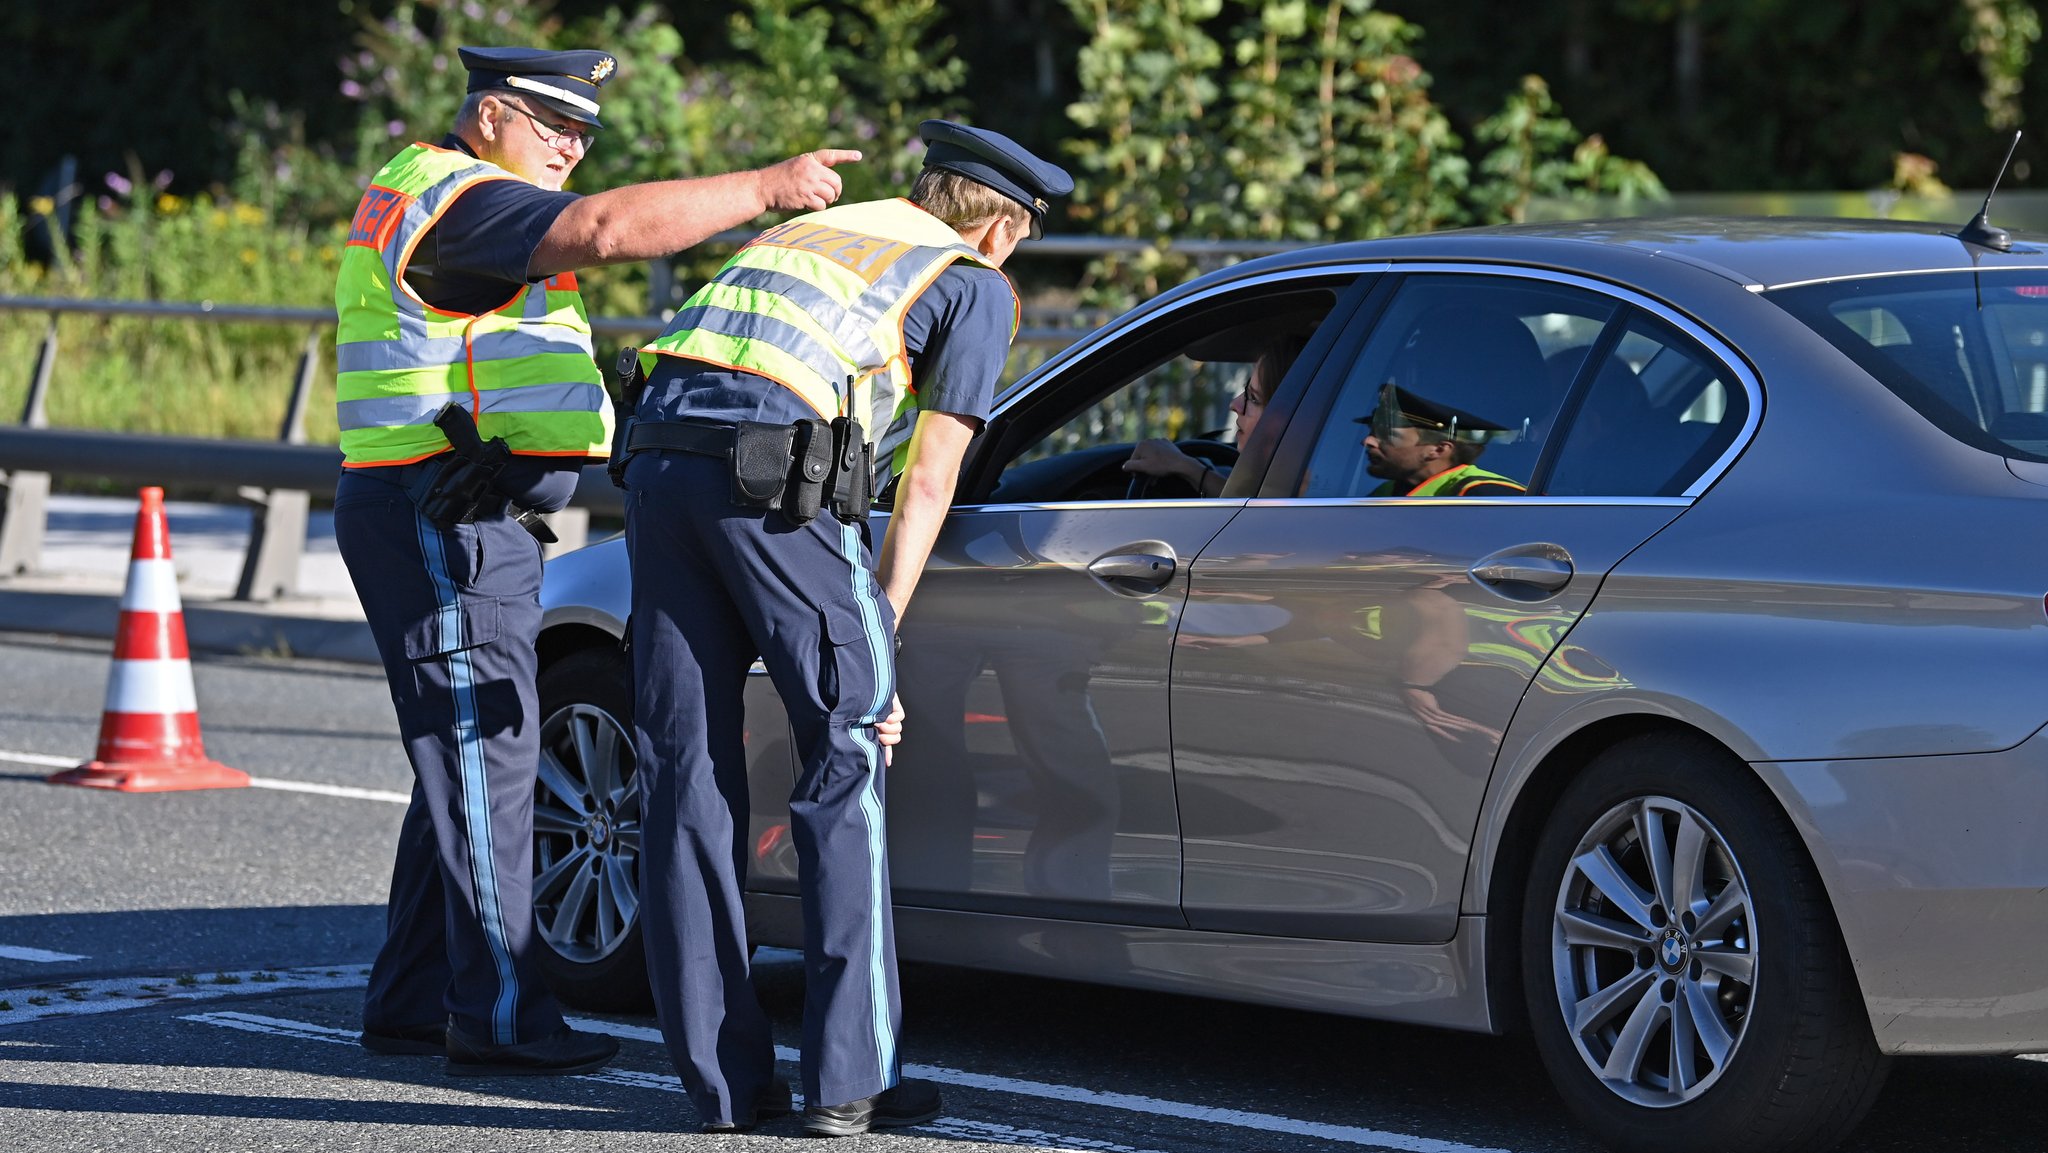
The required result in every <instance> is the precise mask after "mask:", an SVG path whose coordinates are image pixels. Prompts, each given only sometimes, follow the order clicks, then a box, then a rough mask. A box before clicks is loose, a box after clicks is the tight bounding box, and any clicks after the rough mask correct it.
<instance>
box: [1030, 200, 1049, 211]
mask: <svg viewBox="0 0 2048 1153" xmlns="http://www.w3.org/2000/svg"><path fill="white" fill-rule="evenodd" d="M1050 207H1052V206H1051V205H1049V204H1047V203H1046V202H1045V201H1043V200H1040V199H1039V198H1038V197H1036V196H1034V197H1032V198H1031V208H1032V210H1033V211H1035V212H1044V211H1045V210H1046V209H1048V208H1050Z"/></svg>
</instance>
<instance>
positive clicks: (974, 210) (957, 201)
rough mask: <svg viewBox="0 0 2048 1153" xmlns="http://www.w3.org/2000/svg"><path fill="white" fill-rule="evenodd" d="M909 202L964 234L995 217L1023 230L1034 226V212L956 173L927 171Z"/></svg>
mask: <svg viewBox="0 0 2048 1153" xmlns="http://www.w3.org/2000/svg"><path fill="white" fill-rule="evenodd" d="M910 202H911V203H912V204H915V205H917V206H918V207H919V208H922V209H924V210H925V211H926V212H929V213H931V214H932V215H933V216H936V217H938V218H939V219H940V220H943V221H945V222H946V224H947V225H948V226H950V227H952V228H953V229H955V230H956V231H965V230H966V229H969V228H973V227H975V226H977V225H979V224H980V223H981V222H982V221H984V220H987V219H989V218H990V217H995V216H1007V217H1009V218H1010V222H1011V223H1013V224H1016V225H1017V226H1019V227H1020V228H1021V227H1028V226H1029V225H1030V224H1031V210H1030V209H1028V208H1026V207H1024V206H1023V205H1022V204H1019V203H1017V202H1016V201H1014V200H1012V199H1010V198H1009V197H1007V196H1004V195H1003V194H1002V193H1000V192H997V191H996V190H995V189H993V188H990V187H989V186H988V185H986V184H983V183H981V182H980V181H978V180H969V179H968V178H967V177H965V176H962V175H960V174H959V173H957V172H946V171H943V170H941V169H937V168H927V169H925V170H924V171H923V172H921V173H919V174H918V177H917V183H915V184H913V185H911V186H910Z"/></svg>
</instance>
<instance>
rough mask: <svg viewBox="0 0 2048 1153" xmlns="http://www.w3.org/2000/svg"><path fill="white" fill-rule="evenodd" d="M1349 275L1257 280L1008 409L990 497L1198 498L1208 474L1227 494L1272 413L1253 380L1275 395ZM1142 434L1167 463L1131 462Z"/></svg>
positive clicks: (1131, 339)
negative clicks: (1250, 441) (1252, 393)
mask: <svg viewBox="0 0 2048 1153" xmlns="http://www.w3.org/2000/svg"><path fill="white" fill-rule="evenodd" d="M1348 284H1349V278H1348V277H1346V278H1344V279H1343V280H1341V281H1333V282H1332V283H1329V284H1309V285H1303V284H1302V283H1300V282H1287V283H1285V284H1281V285H1262V286H1256V287H1253V288H1250V289H1247V290H1246V291H1244V292H1242V293H1233V294H1231V295H1229V296H1225V297H1221V298H1219V299H1217V300H1213V301H1205V302H1203V303H1201V304H1199V305H1190V306H1188V307H1186V308H1183V309H1180V310H1178V311H1176V312H1173V313H1171V314H1168V315H1165V316H1160V317H1156V318H1153V319H1151V320H1149V321H1146V322H1144V323H1142V324H1140V325H1139V326H1137V327H1136V328H1134V329H1133V330H1131V331H1130V332H1128V333H1126V334H1122V335H1121V336H1120V337H1119V338H1117V339H1115V340H1113V341H1112V342H1111V343H1109V344H1107V345H1105V346H1104V347H1103V348H1102V349H1101V350H1100V351H1099V352H1097V353H1095V354H1094V355H1092V356H1091V357H1090V358H1089V359H1088V360H1087V361H1086V362H1084V363H1079V364H1076V365H1074V366H1072V367H1071V368H1069V369H1067V370H1065V371H1063V372H1061V373H1060V375H1059V376H1058V377H1056V378H1053V379H1049V380H1046V381H1044V382H1042V383H1041V384H1040V385H1039V386H1037V387H1036V388H1035V389H1034V390H1033V392H1032V393H1031V395H1030V396H1028V397H1027V398H1025V399H1024V400H1023V401H1022V402H1020V403H1019V405H1018V406H1017V408H1016V409H1015V411H1014V412H1013V413H1009V414H1006V415H1005V417H1004V418H1003V419H1002V424H1003V428H1002V430H1001V433H1000V443H999V444H998V445H997V446H996V448H995V450H994V451H995V453H996V456H995V457H994V458H992V459H993V460H999V461H1000V464H999V466H997V467H996V468H995V469H994V471H993V477H994V483H993V485H992V486H991V487H989V489H988V490H987V493H986V496H985V497H982V498H980V499H981V500H985V501H986V502H988V503H994V504H1042V503H1051V502H1069V501H1102V500H1122V499H1125V498H1127V497H1133V496H1147V497H1156V498H1191V497H1194V496H1196V495H1198V494H1197V492H1196V489H1195V485H1197V484H1201V483H1203V482H1204V481H1206V487H1205V488H1204V489H1203V491H1202V492H1201V493H1200V494H1199V495H1203V496H1210V497H1213V496H1215V495H1217V491H1216V490H1217V489H1218V488H1220V485H1221V483H1222V482H1219V480H1218V479H1217V478H1223V480H1224V481H1227V478H1228V477H1229V476H1230V474H1231V473H1232V471H1233V470H1234V468H1235V466H1236V463H1237V458H1238V450H1239V448H1240V447H1241V444H1240V442H1241V441H1242V440H1243V439H1244V437H1245V436H1246V435H1247V434H1248V433H1249V431H1250V430H1251V429H1252V428H1253V427H1254V426H1255V424H1256V422H1257V418H1258V416H1259V415H1261V413H1260V412H1250V411H1247V408H1246V404H1245V397H1246V396H1247V390H1248V389H1253V387H1254V382H1255V381H1256V382H1257V390H1256V391H1258V392H1262V393H1264V394H1265V395H1264V396H1263V397H1261V399H1262V400H1264V399H1270V398H1271V393H1272V392H1273V390H1274V389H1276V388H1277V387H1278V385H1279V382H1280V381H1281V380H1284V379H1285V377H1286V375H1287V373H1288V371H1289V370H1290V369H1291V368H1292V362H1293V360H1294V358H1296V357H1297V356H1298V355H1299V353H1300V351H1301V349H1302V347H1303V346H1304V344H1305V343H1306V341H1307V339H1308V337H1309V336H1310V335H1311V334H1313V333H1314V332H1315V331H1316V329H1317V328H1318V327H1319V326H1320V325H1321V324H1322V323H1323V321H1324V319H1325V318H1326V317H1327V316H1328V315H1329V313H1330V311H1331V309H1332V308H1333V307H1335V305H1336V302H1337V299H1338V295H1339V292H1340V291H1341V290H1342V289H1343V288H1344V287H1346V286H1347V285H1348ZM1269 373H1274V374H1277V375H1272V376H1271V377H1270V379H1268V375H1267V374H1269ZM1262 408H1263V406H1261V410H1262ZM1161 441H1163V442H1166V444H1165V445H1163V446H1162V445H1160V444H1159V443H1157V442H1161ZM1141 442H1154V443H1152V444H1150V445H1148V446H1147V449H1146V452H1147V459H1149V460H1153V461H1164V462H1165V464H1164V465H1162V466H1161V467H1160V468H1158V469H1157V470H1156V472H1152V473H1148V472H1144V471H1142V470H1132V469H1126V468H1125V465H1126V464H1127V463H1129V462H1132V461H1133V459H1134V453H1137V452H1138V450H1139V446H1140V444H1141ZM1189 462H1192V463H1189ZM1204 466H1206V467H1207V475H1206V476H1205V475H1204V473H1203V470H1204ZM1191 478H1192V479H1191Z"/></svg>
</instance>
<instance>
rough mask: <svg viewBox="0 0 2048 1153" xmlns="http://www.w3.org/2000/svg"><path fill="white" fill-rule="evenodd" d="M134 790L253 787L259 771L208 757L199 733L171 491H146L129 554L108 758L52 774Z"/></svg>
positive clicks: (104, 721)
mask: <svg viewBox="0 0 2048 1153" xmlns="http://www.w3.org/2000/svg"><path fill="white" fill-rule="evenodd" d="M49 780H50V783H51V784H55V785H85V786H88V787H90V788H95V789H118V790H120V791H121V792H124V793H156V792H167V791H169V790H172V789H232V788H245V787H247V786H248V784H249V774H247V773H244V772H242V771H240V770H239V769H231V768H228V767H227V766H226V765H223V764H221V763H219V762H217V761H212V760H208V759H207V756H206V748H205V746H204V745H202V744H201V743H200V740H199V703H198V698H197V697H196V696H195V695H194V693H193V691H192V656H191V652H190V650H189V649H187V648H186V647H185V610H184V608H183V606H182V605H180V604H179V602H178V574H177V573H176V571H175V570H173V569H172V567H171V529H170V525H169V523H168V522H167V521H166V520H165V519H164V490H163V489H160V488H154V487H152V488H145V489H143V490H142V509H141V511H139V512H138V513H136V515H135V547H134V549H133V551H132V552H131V553H130V554H129V561H128V588H127V591H126V592H124V593H123V594H122V596H121V623H120V626H119V628H118V629H117V631H116V632H115V634H114V669H113V672H112V674H111V675H110V676H109V677H108V678H107V705H106V709H105V710H104V711H103V712H102V713H101V714H100V748H99V756H98V757H97V758H96V759H94V760H90V761H87V762H86V763H84V764H82V765H80V766H78V767H77V768H75V769H66V770H65V771H63V772H61V773H55V774H53V775H51V777H50V778H49Z"/></svg>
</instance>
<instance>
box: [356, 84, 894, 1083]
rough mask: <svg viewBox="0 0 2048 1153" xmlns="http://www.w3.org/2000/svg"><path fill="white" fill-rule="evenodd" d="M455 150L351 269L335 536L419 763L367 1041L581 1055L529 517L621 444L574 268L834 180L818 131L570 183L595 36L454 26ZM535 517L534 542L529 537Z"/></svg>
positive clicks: (373, 190) (386, 174)
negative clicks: (545, 853)
mask: <svg viewBox="0 0 2048 1153" xmlns="http://www.w3.org/2000/svg"><path fill="white" fill-rule="evenodd" d="M461 59H462V63H463V64H464V66H465V67H467V68H468V70H469V95H468V98H467V99H466V100H465V101H464V103H463V105H462V108H461V110H460V111H459V112H458V113H457V116H456V122H455V128H454V131H453V132H452V133H451V134H449V135H448V136H447V137H446V138H445V139H443V140H442V141H441V142H440V143H439V144H426V143H416V144H412V145H410V146H408V147H406V148H405V149H404V150H403V151H401V152H399V154H398V155H397V156H395V157H393V158H392V159H391V161H390V162H389V163H387V164H386V165H385V166H384V167H383V168H382V169H380V170H379V171H378V172H377V174H376V175H375V176H374V177H372V178H371V180H370V185H369V188H368V190H367V191H366V192H365V193H364V194H363V199H362V202H361V204H360V206H359V207H358V208H357V210H356V216H355V220H354V223H353V225H352V227H351V229H350V233H349V238H348V243H347V247H346V248H344V250H343V256H342V261H341V269H340V274H339V277H338V280H337V283H336V286H335V303H336V306H337V308H338V310H339V314H340V326H339V328H338V330H337V336H336V346H335V354H336V360H337V362H338V369H339V375H338V380H337V391H338V414H339V419H340V427H341V448H342V454H343V458H344V469H343V474H342V477H341V480H340V483H339V484H338V485H337V488H336V495H335V509H334V520H335V536H336V539H337V542H338V543H339V544H340V546H341V552H342V557H343V559H344V560H345V561H346V562H347V564H348V569H349V575H350V578H351V579H352V580H353V582H354V584H355V587H356V591H357V593H358V594H359V596H360V597H361V600H362V604H363V610H364V614H365V615H366V616H367V618H368V620H369V625H370V629H371V631H372V633H373V635H374V636H375V638H376V642H377V648H378V652H379V654H380V655H381V656H382V658H383V663H384V668H385V672H386V675H387V678H388V680H389V682H390V688H391V699H392V702H393V704H394V705H396V706H397V710H398V722H399V730H400V734H401V736H402V737H403V739H404V741H405V747H406V754H407V757H408V758H409V759H410V760H411V762H412V767H413V773H414V778H415V780H414V785H413V792H412V804H411V807H410V808H409V809H408V810H407V811H406V815H405V823H404V826H403V828H402V830H401V832H400V835H399V845H398V855H397V860H396V861H395V863H394V865H393V868H392V878H391V904H390V911H389V917H388V921H389V924H388V936H387V939H386V941H385V944H384V947H383V949H382V950H381V951H380V952H379V953H378V955H377V960H376V963H375V965H374V966H373V967H372V969H371V973H370V982H369V989H368V993H367V995H366V996H365V998H364V1004H363V1032H362V1044H363V1045H364V1047H366V1048H368V1049H371V1050H373V1051H375V1052H379V1053H421V1054H441V1053H445V1054H446V1056H447V1071H448V1072H449V1073H451V1074H455V1075H467V1076H484V1075H495V1074H506V1073H569V1072H578V1071H582V1070H587V1069H593V1068H596V1067H597V1066H599V1065H602V1064H604V1062H605V1061H607V1060H609V1059H610V1057H611V1056H612V1054H613V1053H614V1052H615V1051H616V1050H617V1048H618V1045H617V1042H615V1041H613V1040H611V1039H610V1038H608V1037H600V1036H593V1035H588V1034H581V1033H576V1032H573V1031H572V1030H570V1029H569V1028H568V1026H567V1025H566V1024H564V1023H563V1020H562V1015H561V1012H560V1010H559V1009H558V1008H557V1006H556V1004H555V1002H554V1000H553V999H552V998H551V997H550V996H549V995H548V994H547V992H546V991H545V990H544V989H543V988H542V986H541V981H540V975H539V973H538V972H537V969H536V964H535V959H534V956H533V948H534V945H535V942H534V929H533V913H532V908H531V881H532V850H533V845H532V841H533V793H534V780H535V773H536V768H537V764H538V760H539V742H538V731H539V718H538V717H537V716H536V711H537V705H536V700H535V689H534V678H535V665H536V656H535V652H534V642H535V638H536V637H537V635H538V633H539V628H540V605H539V599H538V594H539V589H540V571H541V570H540V560H541V555H540V539H552V538H551V535H550V534H548V532H547V529H546V526H545V525H543V524H542V523H540V521H539V519H538V514H540V513H543V512H548V511H552V510H554V509H558V508H560V507H562V506H563V505H564V504H565V503H567V501H568V499H569V497H570V495H571V493H572V492H573V491H574V489H575V485H576V480H577V476H578V472H579V470H580V468H581V466H582V465H583V464H584V463H586V462H587V461H589V460H591V459H593V458H602V457H604V456H605V455H607V454H608V452H609V447H610V443H611V432H612V429H611V412H610V407H609V404H608V402H607V398H606V396H605V391H604V386H603V383H602V378H601V377H600V375H599V373H598V369H597V366H596V364H595V363H594V362H593V361H592V359H591V343H590V320H589V316H588V314H587V313H586V312H585V309H584V305H583V301H582V299H581V297H580V296H579V295H578V293H577V285H576V274H575V270H576V269H578V268H582V267H586V266H589V265H597V264H611V263H618V262H623V261H634V260H645V259H648V258H651V257H656V256H665V255H668V254H670V253H673V252H676V251H678V250H680V249H683V248H687V247H688V246H690V245H692V244H695V243H697V242H698V241H700V240H702V239H704V238H705V237H707V236H710V235H711V234H713V233H715V232H718V231H720V230H722V229H726V228H731V227H734V226H736V225H739V224H741V223H744V222H745V221H747V220H750V219H752V218H753V217H755V216H757V215H759V214H760V213H762V212H764V211H767V210H769V209H815V208H823V207H825V206H826V205H828V204H830V203H832V201H834V200H836V199H837V198H838V196H839V189H840V183H839V177H838V176H837V175H836V174H835V173H833V172H832V170H831V167H830V166H831V165H832V164H835V163H840V162H842V161H846V160H855V159H858V158H859V154H858V153H854V152H834V151H820V152H816V153H810V154H806V155H805V156H801V157H796V158H793V159H790V160H786V161H783V162H782V163H780V164H776V165H773V166H771V167H768V168H763V169H758V170H754V171H750V172H739V173H731V174H727V175H723V176H713V177H707V178H703V179H697V180H677V181H664V182H659V183H650V184H639V185H633V186H630V187H625V188H619V189H614V190H612V191H609V192H602V193H599V194H597V195H594V196H577V195H574V194H572V193H568V192H564V191H562V190H561V189H562V185H563V183H564V182H565V181H566V180H567V179H568V177H569V174H570V173H571V172H572V171H573V170H574V169H575V167H576V165H577V162H578V161H580V160H581V159H582V158H583V156H584V155H585V153H586V152H587V150H588V149H589V148H590V145H591V141H592V139H593V138H594V134H595V133H596V131H597V130H598V128H600V127H601V125H600V123H599V120H598V99H597V98H598V93H599V89H600V88H602V87H603V85H604V83H605V82H606V81H607V80H609V79H611V78H612V75H613V73H614V72H615V71H616V68H617V64H616V62H615V61H614V60H613V58H612V57H611V56H610V55H609V54H607V53H604V52H592V51H574V52H544V51H535V50H530V49H520V48H465V49H463V50H462V51H461ZM537 538H539V539H537Z"/></svg>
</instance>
